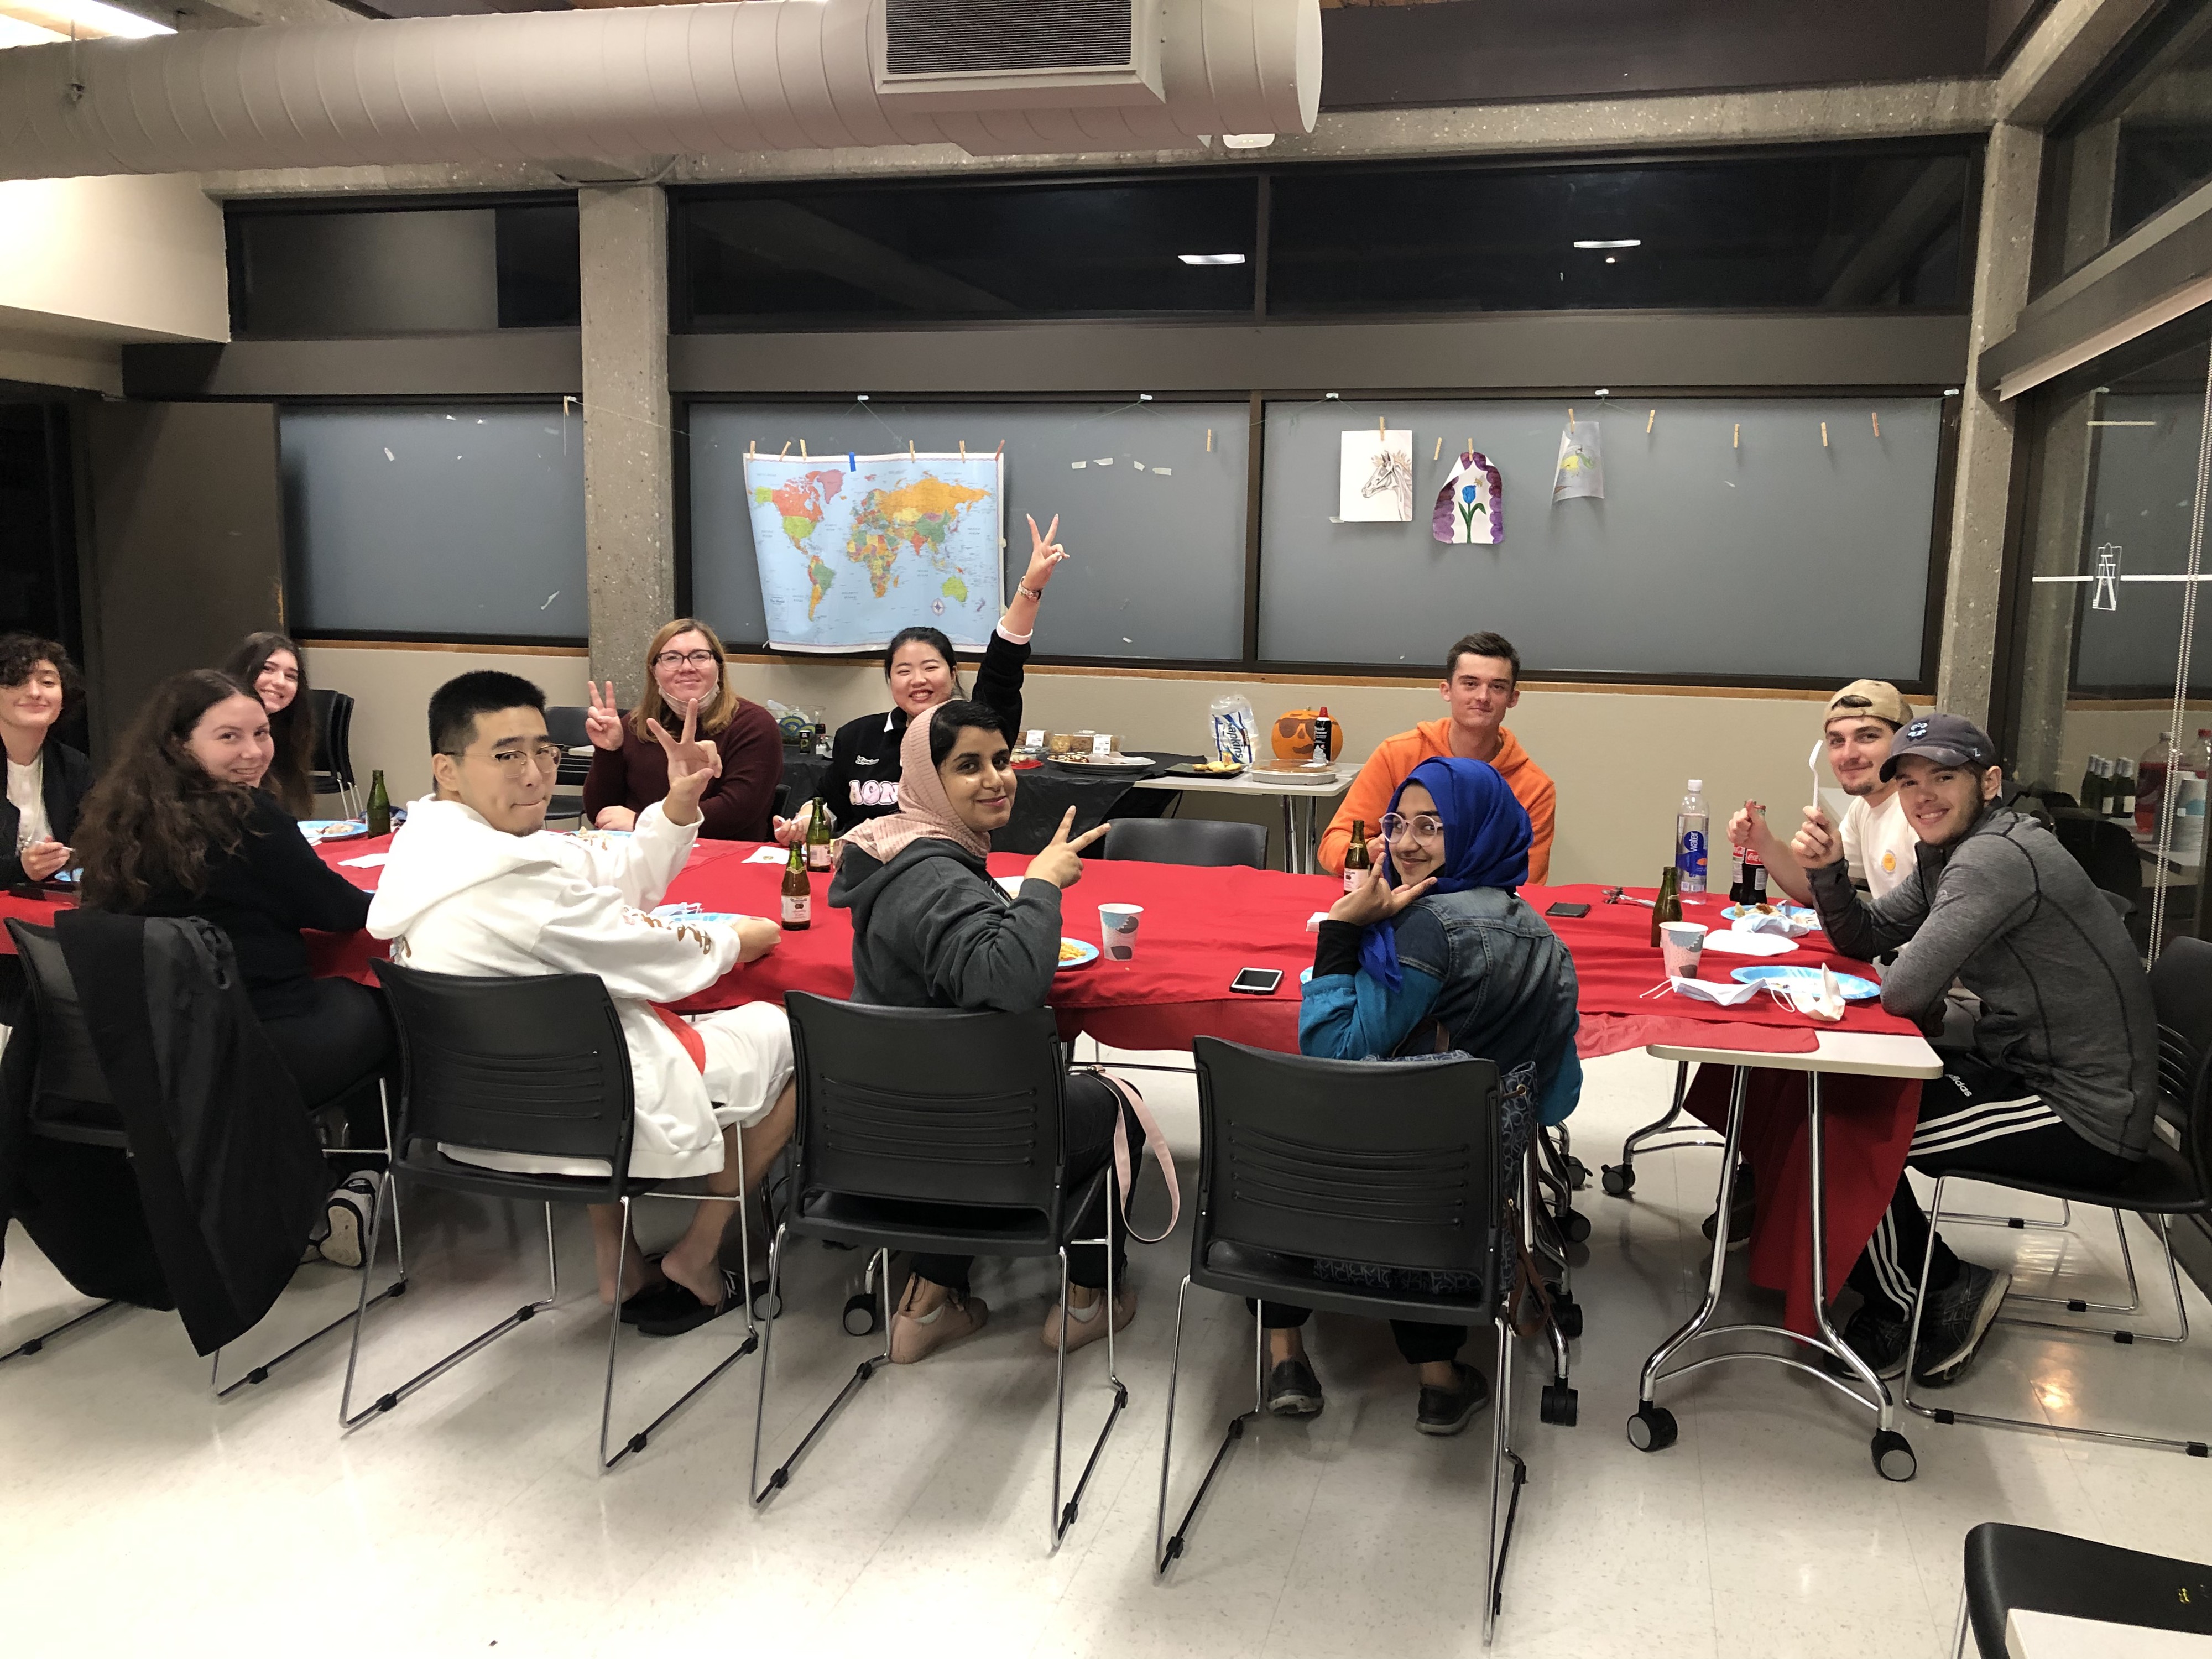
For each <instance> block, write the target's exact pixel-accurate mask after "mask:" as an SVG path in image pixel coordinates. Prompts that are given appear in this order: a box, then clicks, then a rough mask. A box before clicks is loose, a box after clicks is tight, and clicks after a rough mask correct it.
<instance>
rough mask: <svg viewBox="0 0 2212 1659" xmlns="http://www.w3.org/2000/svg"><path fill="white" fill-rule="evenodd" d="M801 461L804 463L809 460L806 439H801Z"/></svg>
mask: <svg viewBox="0 0 2212 1659" xmlns="http://www.w3.org/2000/svg"><path fill="white" fill-rule="evenodd" d="M799 459H800V460H802V461H803V460H805V459H807V456H806V440H805V439H804V438H801V439H800V440H799Z"/></svg>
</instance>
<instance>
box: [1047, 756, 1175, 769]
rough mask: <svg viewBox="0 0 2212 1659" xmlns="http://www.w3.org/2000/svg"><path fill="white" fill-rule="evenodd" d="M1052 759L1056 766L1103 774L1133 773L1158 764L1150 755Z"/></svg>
mask: <svg viewBox="0 0 2212 1659" xmlns="http://www.w3.org/2000/svg"><path fill="white" fill-rule="evenodd" d="M1050 759H1051V761H1052V763H1053V764H1054V765H1055V766H1087V767H1095V768H1097V769H1098V770H1100V771H1102V772H1118V771H1121V770H1124V769H1127V770H1131V771H1133V770H1135V769H1137V768H1139V767H1144V766H1155V765H1158V762H1156V761H1155V760H1153V758H1152V757H1151V756H1150V755H1054V756H1052V757H1050Z"/></svg>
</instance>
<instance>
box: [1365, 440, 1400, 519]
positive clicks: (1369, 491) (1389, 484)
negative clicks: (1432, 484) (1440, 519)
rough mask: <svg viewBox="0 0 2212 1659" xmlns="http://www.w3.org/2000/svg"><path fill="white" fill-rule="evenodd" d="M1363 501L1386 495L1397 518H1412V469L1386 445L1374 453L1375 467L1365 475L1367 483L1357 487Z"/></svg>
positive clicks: (1396, 452) (1398, 454)
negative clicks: (1394, 508) (1394, 509)
mask: <svg viewBox="0 0 2212 1659" xmlns="http://www.w3.org/2000/svg"><path fill="white" fill-rule="evenodd" d="M1359 494H1360V496H1361V498H1362V499H1363V500H1364V499H1368V498H1371V497H1373V496H1376V495H1386V494H1387V495H1389V497H1390V499H1391V501H1392V502H1393V503H1394V504H1395V506H1396V507H1397V509H1398V512H1397V516H1398V517H1399V518H1401V519H1411V518H1412V517H1413V464H1412V463H1411V462H1410V461H1409V460H1408V459H1407V457H1406V456H1404V455H1402V454H1401V453H1399V452H1398V451H1396V450H1395V449H1392V448H1391V447H1389V446H1388V445H1387V444H1386V445H1384V446H1383V447H1382V448H1380V449H1378V450H1376V452H1375V465H1374V468H1373V470H1372V471H1370V472H1369V473H1368V475H1367V482H1366V483H1364V484H1362V485H1360V486H1359Z"/></svg>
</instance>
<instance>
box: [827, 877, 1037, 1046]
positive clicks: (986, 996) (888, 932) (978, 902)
mask: <svg viewBox="0 0 2212 1659" xmlns="http://www.w3.org/2000/svg"><path fill="white" fill-rule="evenodd" d="M829 902H830V903H831V904H833V905H835V906H836V908H839V909H848V910H850V911H851V912H852V913H853V1000H854V1001H855V1002H872V1003H874V1004H876V1005H877V1006H880V1007H889V1008H967V1009H971V1010H983V1009H998V1010H1001V1011H1004V1012H1011V1013H1020V1012H1025V1011H1026V1010H1029V1009H1031V1008H1042V1007H1043V1006H1045V1002H1046V1000H1047V999H1048V997H1049V996H1050V995H1051V994H1052V976H1053V974H1054V971H1055V970H1056V969H1058V968H1059V966H1060V889H1059V888H1057V887H1055V886H1054V885H1053V884H1051V883H1050V882H1048V881H1024V883H1023V884H1022V890H1021V896H1019V897H1018V898H1009V897H1007V896H1006V890H1005V889H1004V888H1002V887H1000V885H999V884H998V883H997V882H995V881H994V880H993V879H992V878H991V874H990V872H989V871H988V870H987V868H986V867H985V866H984V863H983V860H981V859H979V858H977V857H976V856H975V854H973V853H970V852H969V851H968V850H967V849H966V848H962V847H959V846H956V845H955V844H954V843H953V842H949V841H934V840H929V841H918V842H914V843H913V844H912V845H910V846H908V847H907V848H904V849H903V850H902V851H901V852H900V853H899V854H898V855H897V856H896V857H895V858H894V859H892V860H891V861H890V863H889V864H878V862H877V861H876V860H874V859H872V858H871V857H870V856H869V855H868V854H866V853H863V852H861V851H860V848H856V847H852V846H848V847H847V848H845V849H844V853H843V854H842V857H841V858H840V859H839V860H838V864H837V873H836V877H835V878H832V879H831V881H830V883H829Z"/></svg>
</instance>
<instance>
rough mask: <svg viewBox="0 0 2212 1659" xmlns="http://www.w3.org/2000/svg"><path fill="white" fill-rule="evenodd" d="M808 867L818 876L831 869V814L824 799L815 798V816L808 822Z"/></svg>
mask: <svg viewBox="0 0 2212 1659" xmlns="http://www.w3.org/2000/svg"><path fill="white" fill-rule="evenodd" d="M806 867H807V868H808V869H809V870H811V871H812V872H814V873H815V874H817V875H823V874H827V873H828V872H829V810H828V809H827V808H826V807H824V806H823V804H822V797H821V796H819V795H817V796H816V797H815V798H814V811H813V815H812V816H811V817H809V818H808V819H807V821H806Z"/></svg>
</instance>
